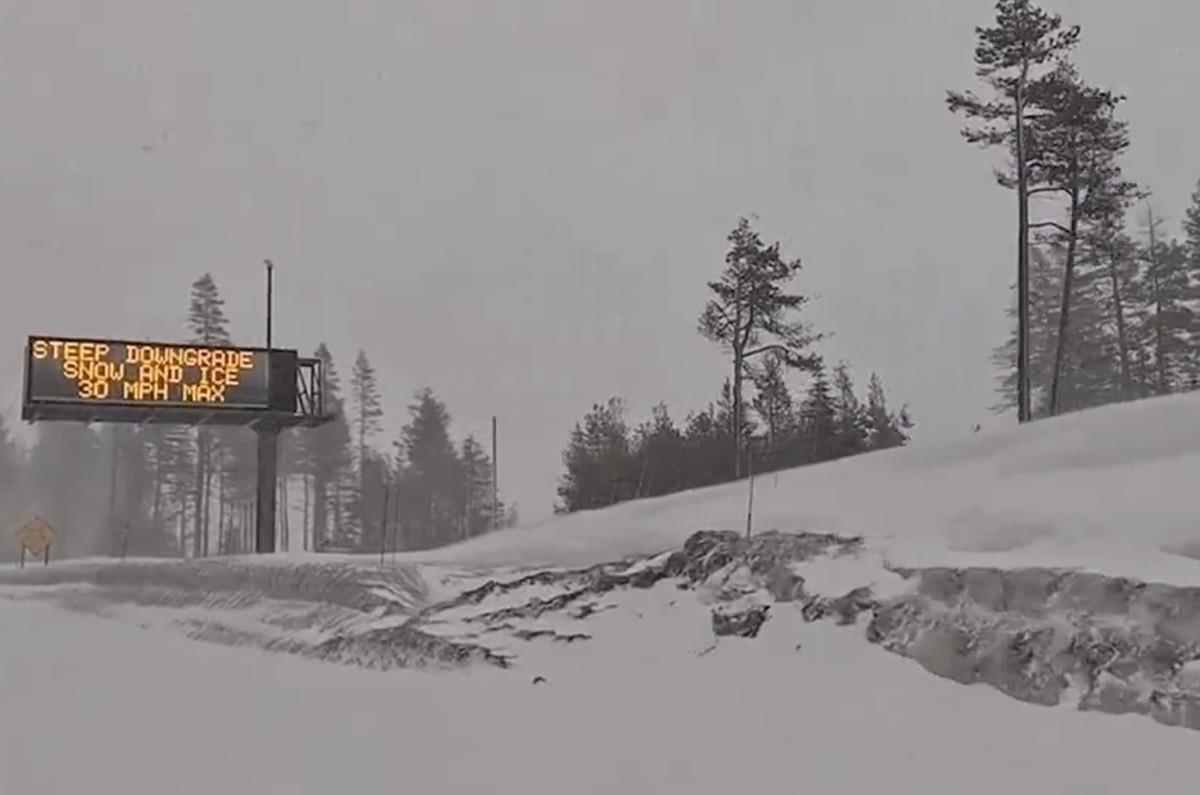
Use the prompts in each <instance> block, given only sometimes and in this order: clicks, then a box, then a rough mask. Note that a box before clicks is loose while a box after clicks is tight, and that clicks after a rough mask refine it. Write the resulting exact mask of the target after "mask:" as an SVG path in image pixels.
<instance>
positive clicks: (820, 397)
mask: <svg viewBox="0 0 1200 795" xmlns="http://www.w3.org/2000/svg"><path fill="white" fill-rule="evenodd" d="M835 419H836V412H835V410H834V401H833V394H832V392H831V389H830V384H829V377H828V375H826V373H825V368H824V367H822V368H820V369H818V370H817V372H816V373H815V374H814V375H813V377H812V381H811V382H810V383H809V386H808V390H807V392H806V393H805V396H804V401H803V402H802V403H801V404H800V428H801V430H800V445H801V447H800V449H801V450H802V451H803V453H802V455H803V458H802V460H803V461H804V462H805V463H815V462H818V461H828V460H829V459H831V458H833V457H834V451H835V450H836V434H837V427H836V424H835Z"/></svg>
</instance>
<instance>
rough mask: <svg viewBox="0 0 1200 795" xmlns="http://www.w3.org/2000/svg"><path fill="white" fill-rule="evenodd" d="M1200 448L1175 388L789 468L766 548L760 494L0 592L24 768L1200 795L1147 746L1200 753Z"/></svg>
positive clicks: (772, 479) (54, 577) (770, 487)
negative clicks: (942, 441)
mask: <svg viewBox="0 0 1200 795" xmlns="http://www.w3.org/2000/svg"><path fill="white" fill-rule="evenodd" d="M1198 431H1200V396H1185V397H1177V398H1168V399H1160V400H1154V401H1145V402H1143V403H1139V404H1133V405H1125V406H1118V407H1112V408H1106V409H1102V410H1097V411H1093V412H1087V413H1082V414H1079V415H1073V416H1070V417H1066V418H1062V419H1059V420H1055V421H1047V422H1041V423H1038V424H1037V425H1035V426H1030V427H1026V428H1020V429H1017V430H1010V431H999V432H990V433H981V434H977V435H973V436H970V437H968V438H965V439H963V440H960V441H959V442H957V443H953V444H948V445H929V446H922V445H914V446H913V447H912V448H909V449H905V450H898V451H892V452H888V453H883V454H877V455H870V456H862V457H859V458H855V459H850V460H846V461H841V462H837V463H833V464H828V465H823V466H816V467H809V468H805V469H800V470H794V471H791V472H783V473H779V474H778V475H775V474H769V475H766V476H764V477H761V478H759V479H757V482H756V489H755V530H756V535H755V537H754V538H753V539H751V540H746V539H744V538H743V537H742V536H741V532H742V531H744V528H745V524H744V523H745V509H746V485H747V484H746V483H745V482H742V483H737V484H731V485H728V486H721V487H717V488H713V489H707V490H703V491H697V492H692V493H684V494H678V495H672V496H670V497H666V498H662V499H657V500H646V501H641V502H636V503H629V504H625V505H621V506H617V507H614V508H612V509H608V510H603V511H595V512H589V513H586V514H579V515H574V516H570V517H565V518H559V519H555V520H553V521H549V522H546V523H543V524H541V525H538V526H531V527H525V528H520V529H516V530H512V531H507V532H503V533H498V534H495V535H492V536H489V537H484V538H481V539H477V540H474V541H471V542H469V543H465V544H461V545H458V546H456V547H452V548H448V549H443V550H436V551H433V552H429V553H421V554H408V555H399V556H396V558H395V559H394V560H393V559H391V558H389V559H388V561H387V562H386V563H385V564H384V565H382V566H381V565H379V562H378V559H377V558H375V557H374V556H362V557H356V556H332V555H322V556H317V555H291V556H288V555H277V556H267V557H264V558H239V559H233V560H230V559H223V560H222V559H217V560H207V561H198V562H192V561H129V562H125V563H120V562H111V561H102V560H91V561H74V562H63V563H55V564H54V565H52V566H50V567H48V568H43V567H39V566H35V567H31V568H29V569H27V570H26V571H24V572H15V571H8V572H0V633H2V634H0V639H2V643H0V769H3V770H8V771H15V772H13V773H9V774H7V775H8V776H10V777H9V778H6V779H5V781H6V783H12V782H14V781H15V782H16V784H15V785H14V786H17V789H15V790H14V791H19V792H21V793H41V792H47V793H50V792H54V793H59V792H72V791H76V790H80V789H83V788H85V787H86V788H87V789H88V790H89V791H97V789H98V791H100V792H107V791H122V792H132V793H139V792H164V791H170V792H179V793H186V792H211V791H223V792H231V793H242V792H246V793H255V795H260V794H261V793H274V792H279V793H285V792H286V793H304V792H327V791H329V790H330V789H332V788H335V787H341V788H344V787H345V786H346V785H348V784H350V785H354V786H355V787H367V788H371V789H378V788H383V787H393V786H402V787H404V788H412V789H417V790H419V791H422V792H465V791H474V790H478V789H482V788H485V787H486V788H487V789H488V790H489V791H498V792H509V791H522V792H560V791H564V790H570V791H574V792H593V791H595V792H606V793H611V792H614V791H625V792H643V791H658V792H665V791H686V792H728V791H732V790H734V789H741V788H745V787H746V786H753V787H754V788H756V789H757V788H765V789H770V790H782V791H785V792H800V791H804V792H809V791H811V792H839V793H840V792H846V793H858V792H863V793H874V792H878V791H887V792H921V793H942V792H945V793H954V792H962V791H970V792H977V793H992V792H996V793H999V792H1022V793H1033V792H1047V793H1068V792H1113V793H1116V792H1128V791H1131V790H1132V789H1133V788H1135V787H1139V788H1140V787H1141V786H1144V784H1145V782H1147V781H1150V780H1154V781H1155V787H1156V788H1157V789H1159V790H1161V791H1165V792H1191V791H1193V790H1194V786H1195V782H1194V779H1195V775H1196V772H1197V770H1198V769H1200V768H1197V767H1196V763H1195V747H1196V745H1195V743H1196V739H1195V738H1196V736H1197V735H1196V734H1195V733H1193V732H1187V731H1179V730H1177V729H1170V728H1167V727H1164V726H1161V725H1158V724H1159V723H1168V724H1173V725H1182V726H1189V727H1191V728H1200V587H1197V584H1198V583H1200V559H1198V558H1200V522H1197V521H1196V520H1195V516H1196V515H1197V513H1198V512H1197V510H1196V509H1195V508H1194V507H1193V505H1192V504H1191V502H1190V494H1191V491H1192V489H1193V488H1194V487H1193V483H1195V482H1196V481H1197V478H1198V476H1200V433H1198ZM772 530H778V531H780V532H778V533H773V532H769V531H772ZM701 531H715V532H701ZM731 531H732V532H731ZM46 603H49V604H50V605H53V606H56V607H59V608H64V607H65V608H69V609H70V610H71V611H73V612H74V613H76V614H72V613H69V612H65V611H62V610H56V609H51V607H48V606H47V604H46ZM78 613H92V614H97V615H100V616H104V617H106V618H108V619H110V620H109V621H107V622H105V621H101V620H99V619H97V618H95V617H88V616H82V615H78ZM134 627H139V628H140V629H141V630H144V631H142V632H139V631H137V630H136V629H134ZM180 634H184V635H188V636H190V637H191V638H193V639H200V640H206V641H216V642H217V643H219V644H223V645H225V646H242V647H252V648H238V649H231V648H225V649H222V648H219V647H217V646H216V645H215V644H213V643H205V644H199V643H196V642H195V641H194V640H193V641H189V640H187V639H186V638H183V637H172V635H176V636H178V635H180ZM253 647H257V648H253ZM264 649H265V650H273V651H276V652H280V653H276V654H272V655H266V654H264V653H263V650H264ZM887 652H891V653H887ZM329 662H338V663H342V665H330V664H328V663H329ZM361 667H369V668H380V669H386V670H384V671H363V670H357V669H358V668H361ZM405 668H416V669H425V670H428V669H431V668H432V669H441V670H448V671H455V672H457V673H449V674H443V675H440V676H438V675H432V674H423V673H418V672H416V671H410V670H398V669H405ZM931 673H932V674H936V676H934V675H931ZM41 681H46V682H47V683H48V687H46V688H40V687H39V686H38V685H37V683H38V682H41ZM973 683H985V684H987V685H989V686H988V687H963V686H961V685H962V684H973ZM1022 701H1025V702H1032V703H1021V702H1022ZM1035 704H1039V705H1041V706H1035ZM1054 705H1059V707H1058V708H1055V706H1054ZM1097 712H1107V713H1117V714H1126V713H1135V714H1138V715H1148V716H1151V717H1153V718H1154V720H1146V719H1144V718H1142V719H1128V718H1117V717H1114V716H1113V715H1099V714H1095V713H1097ZM13 716H21V717H19V718H17V717H13ZM51 735H53V737H54V741H53V743H52V744H50V743H45V742H43V741H42V740H40V739H39V738H41V737H47V736H51ZM197 749H202V750H201V752H200V753H201V756H203V757H204V758H205V759H206V760H207V759H213V760H218V759H219V760H221V761H220V763H217V764H207V763H199V764H197V762H196V761H195V760H196V758H197V757H196V753H197ZM64 756H65V757H66V758H69V759H70V760H71V761H72V762H73V764H70V765H66V764H56V761H58V760H61V759H62V758H64ZM11 776H16V778H15V779H14V778H11ZM98 785H99V786H98Z"/></svg>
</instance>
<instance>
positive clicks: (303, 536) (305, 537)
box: [300, 474, 312, 551]
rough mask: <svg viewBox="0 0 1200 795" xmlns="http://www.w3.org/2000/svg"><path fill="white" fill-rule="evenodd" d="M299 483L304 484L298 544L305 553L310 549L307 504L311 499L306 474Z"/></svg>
mask: <svg viewBox="0 0 1200 795" xmlns="http://www.w3.org/2000/svg"><path fill="white" fill-rule="evenodd" d="M300 481H301V482H302V483H303V484H304V521H303V522H302V523H301V525H300V543H301V545H303V547H304V549H305V551H307V550H309V549H312V547H311V546H309V539H310V538H311V536H310V535H309V529H310V521H311V520H310V518H309V502H310V499H311V495H310V488H309V482H308V475H307V474H303V475H301V476H300Z"/></svg>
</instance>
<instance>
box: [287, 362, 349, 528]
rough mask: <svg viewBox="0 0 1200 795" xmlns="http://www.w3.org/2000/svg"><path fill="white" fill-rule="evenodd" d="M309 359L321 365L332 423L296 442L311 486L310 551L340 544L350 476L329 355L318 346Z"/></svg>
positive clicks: (340, 407) (342, 415) (337, 389)
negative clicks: (346, 487) (331, 544)
mask: <svg viewBox="0 0 1200 795" xmlns="http://www.w3.org/2000/svg"><path fill="white" fill-rule="evenodd" d="M313 356H314V357H315V358H317V359H319V360H320V361H321V368H322V373H323V388H324V390H325V393H324V395H323V396H322V400H323V403H324V406H325V410H326V411H327V412H329V413H330V414H331V415H333V420H332V421H330V422H328V423H326V424H324V425H322V426H320V427H318V428H313V429H311V430H308V431H305V432H304V434H303V435H302V436H301V437H300V438H299V440H298V446H299V450H298V451H297V459H298V460H297V465H298V467H299V468H300V469H301V470H302V471H303V472H305V473H306V475H307V476H308V478H309V479H310V480H311V482H312V489H311V502H312V530H311V537H312V548H313V549H314V550H320V549H322V548H324V547H325V546H326V545H328V544H330V543H344V541H345V539H344V537H343V536H344V532H343V530H344V521H343V520H344V518H345V517H344V514H345V505H346V501H345V486H346V484H347V481H348V479H349V475H350V472H351V469H352V467H351V464H352V460H353V456H352V453H351V446H350V444H351V440H350V426H349V423H348V422H347V420H346V413H345V410H344V406H343V403H342V396H341V384H340V380H339V378H338V373H337V368H336V367H335V365H334V362H333V355H332V354H331V353H330V351H329V348H328V346H326V345H325V343H321V344H320V345H318V346H317V350H316V352H315V353H314V354H313Z"/></svg>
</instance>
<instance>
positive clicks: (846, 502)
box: [402, 395, 1200, 585]
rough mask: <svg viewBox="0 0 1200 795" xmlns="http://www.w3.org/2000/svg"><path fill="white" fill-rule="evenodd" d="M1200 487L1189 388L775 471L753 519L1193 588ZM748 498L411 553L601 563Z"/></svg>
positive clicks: (562, 523) (684, 496) (585, 517)
mask: <svg viewBox="0 0 1200 795" xmlns="http://www.w3.org/2000/svg"><path fill="white" fill-rule="evenodd" d="M1197 484H1200V395H1184V396H1178V397H1166V398H1158V399H1153V400H1144V401H1140V402H1136V403H1128V404H1123V405H1118V406H1109V407H1105V408H1102V409H1097V410H1094V411H1087V412H1080V413H1078V414H1072V415H1068V416H1065V417H1061V418H1057V419H1053V420H1045V421H1040V422H1037V423H1034V424H1031V425H1027V426H1024V427H1020V428H1011V429H1007V428H1006V429H999V430H992V431H983V432H980V433H978V434H972V435H968V436H965V437H964V438H962V439H959V440H957V441H953V442H950V443H941V444H930V445H925V444H921V443H920V442H919V441H918V442H915V443H913V444H912V446H911V447H909V448H906V449H901V450H895V451H889V452H886V453H878V454H871V455H865V456H858V457H855V458H850V459H846V460H843V461H838V462H834V463H830V464H824V465H820V466H812V467H803V468H800V469H795V470H791V471H787V472H780V473H777V474H776V473H772V474H768V475H764V476H762V477H760V478H757V479H756V483H755V493H754V528H755V530H756V531H760V530H771V529H775V530H781V531H785V532H792V531H812V532H835V533H841V534H851V535H858V534H861V535H865V536H866V537H867V539H868V541H869V544H870V546H871V547H872V548H875V549H878V550H880V551H881V552H882V553H883V554H885V555H886V557H887V558H888V559H889V560H891V561H892V562H894V563H896V564H900V565H915V566H930V565H939V564H943V565H955V566H964V565H970V566H1029V565H1033V566H1077V567H1083V568H1089V569H1093V570H1096V571H1102V572H1105V573H1108V574H1114V575H1125V576H1130V577H1136V578H1139V579H1143V580H1150V581H1164V582H1171V583H1176V584H1180V585H1191V584H1200V501H1198V499H1197V497H1196V489H1197ZM746 504H747V484H746V482H745V481H742V482H739V483H732V484H728V485H724V486H719V487H716V488H710V489H703V490H698V491H692V492H685V493H681V494H673V495H669V496H666V497H662V498H658V499H653V500H642V501H638V502H631V503H625V504H622V505H619V506H616V507H613V508H610V509H606V510H600V511H590V512H585V513H579V514H574V515H571V516H567V517H561V518H554V519H551V520H548V521H546V522H544V523H541V524H538V525H534V526H530V527H524V528H520V529H516V530H512V531H508V532H504V533H500V534H496V535H492V536H485V537H483V538H480V539H477V540H474V541H471V542H468V543H465V544H461V545H458V546H456V547H451V548H449V549H443V550H437V551H436V552H434V553H430V554H429V555H424V556H421V557H420V558H416V557H408V558H402V559H408V560H416V559H436V560H438V561H444V562H454V563H488V564H495V563H500V562H520V563H547V564H558V565H584V564H589V563H599V562H602V561H605V560H613V559H616V558H620V557H622V556H625V555H630V554H635V553H646V554H649V553H653V552H656V551H659V550H663V549H667V548H670V547H675V546H678V545H680V544H682V543H683V541H684V540H685V539H686V538H687V537H688V536H690V535H691V534H692V533H693V532H695V531H696V530H699V529H705V528H717V529H734V530H741V529H744V528H745V524H746ZM1189 555H1194V556H1195V557H1194V558H1193V557H1189Z"/></svg>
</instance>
